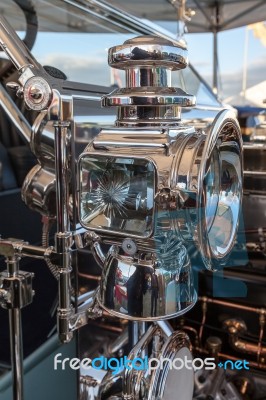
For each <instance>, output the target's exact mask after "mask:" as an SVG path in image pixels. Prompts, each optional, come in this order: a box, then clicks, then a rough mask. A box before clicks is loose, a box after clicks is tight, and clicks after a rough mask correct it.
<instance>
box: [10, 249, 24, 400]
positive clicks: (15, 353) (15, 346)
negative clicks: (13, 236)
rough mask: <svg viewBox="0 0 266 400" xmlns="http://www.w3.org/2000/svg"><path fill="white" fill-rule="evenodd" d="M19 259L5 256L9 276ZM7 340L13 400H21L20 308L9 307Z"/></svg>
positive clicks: (13, 275)
mask: <svg viewBox="0 0 266 400" xmlns="http://www.w3.org/2000/svg"><path fill="white" fill-rule="evenodd" d="M18 260H19V259H18V258H17V257H16V256H13V257H7V259H6V264H7V271H8V275H9V277H10V278H12V277H16V275H17V274H18V272H19V261H18ZM9 340H10V352H11V363H12V380H13V400H23V345H22V324H21V309H20V308H17V307H12V308H11V309H9Z"/></svg>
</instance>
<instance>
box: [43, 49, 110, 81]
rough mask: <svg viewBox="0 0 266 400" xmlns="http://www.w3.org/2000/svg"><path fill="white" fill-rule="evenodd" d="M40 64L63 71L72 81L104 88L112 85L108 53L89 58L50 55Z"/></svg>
mask: <svg viewBox="0 0 266 400" xmlns="http://www.w3.org/2000/svg"><path fill="white" fill-rule="evenodd" d="M40 63H41V64H42V65H51V66H53V67H56V68H58V69H60V70H62V71H63V72H64V73H65V74H66V76H67V78H68V79H69V80H72V81H76V82H83V83H91V84H98V85H102V86H109V85H110V68H109V66H108V64H107V59H106V53H102V54H98V55H97V54H94V55H93V56H88V57H80V56H75V55H69V54H67V55H66V54H49V55H47V56H46V57H44V58H43V59H41V60H40Z"/></svg>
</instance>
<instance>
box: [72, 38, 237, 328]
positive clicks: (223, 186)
mask: <svg viewBox="0 0 266 400" xmlns="http://www.w3.org/2000/svg"><path fill="white" fill-rule="evenodd" d="M109 64H110V65H111V66H112V67H114V68H119V69H125V71H126V88H122V89H117V90H115V91H114V92H112V93H111V94H110V95H108V96H105V97H104V98H103V100H102V104H103V105H104V106H110V107H111V106H114V105H115V106H118V113H117V121H116V127H115V128H110V129H104V130H102V131H101V132H100V133H99V135H98V136H97V137H96V138H95V139H94V140H93V141H92V142H91V143H90V144H89V145H88V146H87V148H86V149H85V151H84V153H83V154H82V155H81V156H80V158H79V163H78V171H79V220H80V223H81V225H82V226H83V227H84V228H85V229H86V230H88V231H90V232H91V234H90V237H91V238H92V241H93V242H94V244H93V245H92V247H93V249H94V251H95V252H96V253H97V252H98V254H96V259H97V260H101V261H100V263H101V264H102V266H103V275H102V281H101V287H100V292H99V296H98V300H99V302H100V304H101V306H102V307H103V308H105V309H106V310H107V311H109V312H110V313H112V314H114V315H117V316H120V317H124V318H128V319H133V320H136V319H137V320H158V319H167V318H172V317H174V316H177V315H181V314H183V313H184V312H186V311H188V310H189V309H190V308H191V307H192V306H193V305H194V304H195V301H196V293H195V290H194V285H193V276H192V269H191V261H190V257H189V254H188V250H187V245H188V244H189V243H190V242H192V241H193V242H194V243H195V244H196V246H197V247H198V249H199V251H200V254H201V256H202V259H203V261H204V264H205V266H206V267H207V268H208V269H218V268H221V267H223V266H224V265H225V264H226V261H227V259H228V256H229V255H230V253H231V250H232V248H233V246H234V241H235V236H236V233H237V226H238V219H239V213H240V208H241V198H242V139H241V133H240V129H239V125H238V122H237V120H236V118H235V114H234V112H233V111H232V110H222V111H221V112H220V113H219V114H218V115H217V117H216V118H215V120H214V122H213V124H212V126H211V127H210V128H209V130H208V131H206V132H204V131H201V130H196V129H195V128H194V127H193V126H187V125H186V124H184V123H183V122H182V121H181V107H192V106H194V105H195V103H196V101H195V97H194V96H192V95H189V94H187V93H185V92H184V91H183V90H181V89H176V88H172V87H169V86H167V85H168V84H169V83H170V82H169V79H170V73H171V71H172V70H178V69H180V68H184V67H185V66H186V65H187V58H186V50H185V49H183V48H182V47H178V46H177V45H175V44H173V43H171V42H169V41H166V40H165V39H161V38H156V37H149V36H144V37H138V38H135V39H132V40H129V41H126V42H125V43H124V44H123V45H122V46H117V47H114V48H111V49H110V50H109ZM93 233H94V235H93ZM95 233H96V234H97V235H98V236H95ZM96 237H97V239H95V238H96ZM93 238H94V239H93ZM95 242H97V245H96V243H95ZM100 242H103V243H107V244H109V245H111V248H110V250H109V252H108V254H107V256H104V255H103V253H100V254H99V252H100V244H99V243H100Z"/></svg>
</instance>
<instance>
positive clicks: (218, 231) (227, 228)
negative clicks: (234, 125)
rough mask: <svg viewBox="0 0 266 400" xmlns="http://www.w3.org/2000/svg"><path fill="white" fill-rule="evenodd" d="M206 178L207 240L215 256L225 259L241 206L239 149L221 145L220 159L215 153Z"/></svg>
mask: <svg viewBox="0 0 266 400" xmlns="http://www.w3.org/2000/svg"><path fill="white" fill-rule="evenodd" d="M216 154H217V153H216ZM218 160H219V161H218ZM218 172H219V174H218ZM206 177H207V180H205V185H206V186H205V195H206V200H207V201H206V209H205V217H206V224H207V232H208V241H209V244H210V246H211V248H212V252H213V254H214V255H216V256H223V255H225V254H226V253H227V252H228V251H229V248H230V247H231V246H232V244H233V237H234V235H235V231H236V228H237V222H238V216H239V209H240V203H241V187H242V179H241V158H240V154H239V152H238V149H237V148H234V146H233V145H232V146H231V147H230V146H229V145H227V144H223V145H221V146H220V148H219V159H217V157H216V155H215V153H214V154H213V156H212V157H211V163H210V169H209V172H208V173H207V175H206ZM213 177H215V181H216V183H214V181H213Z"/></svg>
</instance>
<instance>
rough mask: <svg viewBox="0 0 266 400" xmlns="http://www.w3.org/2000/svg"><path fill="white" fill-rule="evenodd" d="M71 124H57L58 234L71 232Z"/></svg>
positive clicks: (55, 125)
mask: <svg viewBox="0 0 266 400" xmlns="http://www.w3.org/2000/svg"><path fill="white" fill-rule="evenodd" d="M69 127H70V123H69V122H56V123H55V124H54V128H55V170H56V214H57V232H59V233H63V232H69V230H70V221H69V212H68V205H69V183H68V180H69V165H68V164H69V154H68V153H69V152H68V148H69V146H68V144H69Z"/></svg>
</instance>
